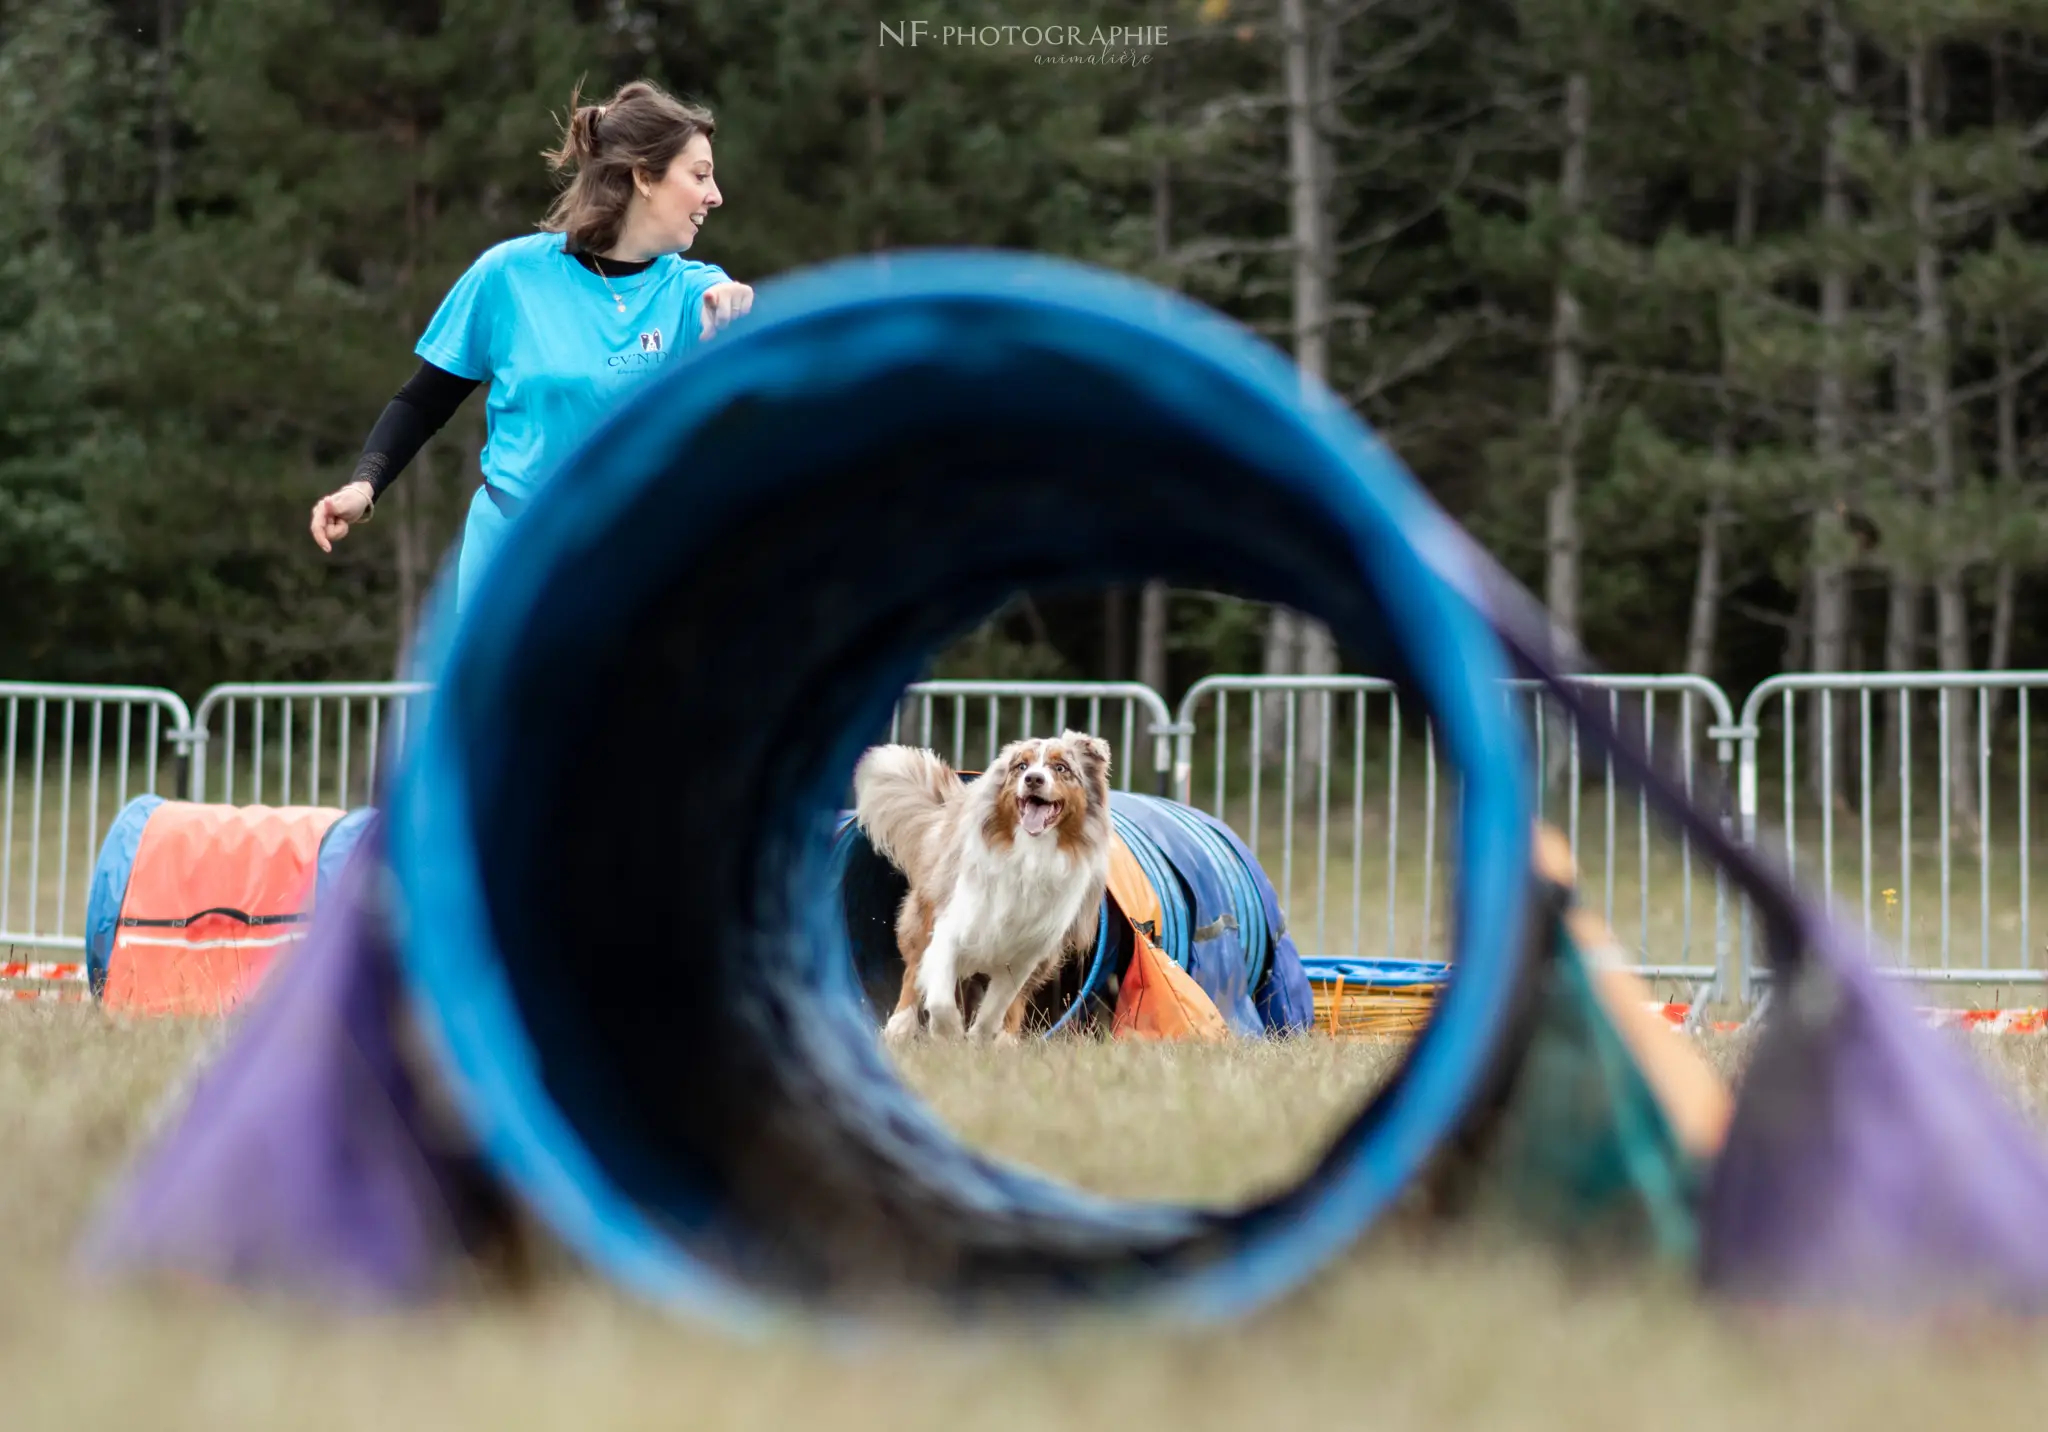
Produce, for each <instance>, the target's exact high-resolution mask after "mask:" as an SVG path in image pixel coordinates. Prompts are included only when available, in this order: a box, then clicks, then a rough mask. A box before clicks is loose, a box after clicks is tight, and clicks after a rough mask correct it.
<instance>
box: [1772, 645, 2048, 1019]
mask: <svg viewBox="0 0 2048 1432" xmlns="http://www.w3.org/2000/svg"><path fill="white" fill-rule="evenodd" d="M2044 687H2048V672H2038V671H2037V672H1870V673H1860V672H1859V673H1844V674H1834V673H1828V674H1815V675H1788V676H1776V677H1772V678H1771V679H1770V680H1768V681H1766V682H1764V683H1762V684H1761V685H1759V686H1758V687H1757V688H1756V689H1755V690H1754V691H1752V692H1750V694H1749V697H1748V699H1747V700H1745V701H1744V702H1743V705H1742V717H1741V721H1740V723H1739V725H1740V728H1741V730H1742V732H1743V734H1744V736H1745V740H1744V743H1743V746H1742V752H1743V756H1742V769H1741V774H1740V780H1739V792H1740V794H1739V801H1740V806H1741V815H1742V833H1743V836H1744V838H1745V839H1746V840H1748V841H1749V842H1750V843H1751V844H1756V843H1757V842H1758V840H1759V838H1760V822H1761V821H1762V820H1764V819H1766V818H1771V819H1774V820H1775V821H1776V823H1777V824H1778V825H1779V826H1780V829H1779V831H1778V832H1777V836H1776V843H1778V844H1779V845H1781V847H1782V848H1781V849H1780V850H1779V851H1778V852H1777V853H1778V854H1779V855H1780V856H1781V857H1782V859H1783V860H1784V861H1785V863H1786V866H1787V868H1788V869H1789V870H1790V871H1791V872H1792V874H1793V875H1794V876H1795V878H1799V879H1801V880H1802V881H1803V882H1804V883H1805V884H1806V885H1807V886H1808V887H1809V888H1812V889H1815V890H1816V891H1818V892H1821V893H1823V894H1824V895H1825V896H1826V897H1827V898H1828V899H1829V900H1830V901H1833V902H1836V903H1845V904H1847V905H1848V906H1849V909H1848V910H1847V911H1845V913H1847V914H1849V915H1851V916H1852V918H1853V917H1860V920H1861V924H1862V927H1863V930H1864V932H1865V934H1866V935H1869V936H1873V937H1875V939H1876V942H1877V944H1876V947H1877V948H1879V949H1880V950H1883V951H1885V952H1886V953H1887V954H1888V955H1889V957H1890V960H1891V962H1892V968H1891V973H1893V974H1895V975H1897V976H1898V977H1900V978H1905V979H1910V980H1914V981H1918V982H1924V983H1948V984H1967V985H2039V984H2042V983H2043V982H2048V968H2044V961H2043V960H2042V959H2041V958H2040V955H2039V954H2038V952H2036V951H2035V949H2034V948H2033V927H2032V920H2031V903H2030V899H2029V890H2030V887H2031V885H2032V883H2033V881H2032V876H2033V861H2034V854H2035V851H2036V849H2037V843H2036V842H2035V841H2034V839H2033V801H2032V795H2033V789H2032V776H2033V761H2032V733H2031V729H2030V717H2031V714H2032V708H2033V706H2034V705H2036V704H2038V703H2034V702H2032V701H2031V695H2032V693H2033V692H2036V691H2039V690H2041V689H2042V688H2044ZM1930 777H1931V780H1930ZM1930 795H1931V797H1932V799H1928V797H1929V796H1930ZM1816 837H1817V838H1816ZM1845 856H1847V857H1849V858H1850V859H1852V860H1853V868H1852V869H1851V870H1850V871H1848V872H1844V871H1843V870H1842V868H1841V867H1842V865H1843V864H1844V863H1847V861H1845V860H1844V857H1845ZM1916 867H1917V868H1918V869H1919V870H1920V871H1921V872H1922V878H1923V879H1924V878H1925V877H1926V875H1929V874H1931V875H1932V876H1933V877H1934V879H1935V887H1934V889H1933V890H1932V891H1926V890H1924V889H1921V888H1917V884H1916V881H1915V878H1914V877H1915V872H1916ZM1929 867H1931V870H1930V869H1929ZM1959 873H1960V876H1961V879H1960V880H1959V879H1958V874H1959ZM1930 896H1931V903H1932V909H1931V910H1930V909H1929V904H1930ZM1972 917H1974V918H1972ZM1741 925H1742V981H1741V991H1742V995H1743V998H1744V999H1745V1001H1747V1000H1748V999H1750V998H1751V997H1752V995H1753V994H1754V990H1755V986H1756V984H1757V982H1758V981H1759V980H1761V979H1762V978H1763V973H1762V971H1761V970H1760V969H1759V962H1758V961H1757V959H1756V958H1755V933H1754V930H1753V928H1752V926H1753V921H1752V920H1751V918H1750V913H1749V911H1748V909H1747V907H1746V906H1745V908H1744V910H1743V912H1742V919H1741ZM1971 926H1974V927H1975V928H1974V931H1972V930H1971ZM1967 933H1974V935H1975V940H1974V942H1973V943H1974V948H1961V947H1960V946H1961V941H1960V940H1959V938H1958V937H1959V935H1964V934H1967Z"/></svg>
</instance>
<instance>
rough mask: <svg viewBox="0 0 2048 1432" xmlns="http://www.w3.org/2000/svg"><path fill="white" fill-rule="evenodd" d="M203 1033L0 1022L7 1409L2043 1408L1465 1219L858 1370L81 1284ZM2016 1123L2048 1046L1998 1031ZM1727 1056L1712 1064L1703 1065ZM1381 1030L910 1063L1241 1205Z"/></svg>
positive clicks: (1890, 1347) (2010, 1390)
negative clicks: (1026, 1337)
mask: <svg viewBox="0 0 2048 1432" xmlns="http://www.w3.org/2000/svg"><path fill="white" fill-rule="evenodd" d="M211 1037H213V1030H212V1029H211V1027H209V1026H205V1025H186V1024H174V1023H162V1024H154V1025H145V1026H123V1025H118V1024H113V1023H109V1022H106V1021H103V1020H101V1019H100V1018H98V1017H97V1016H95V1015H93V1014H91V1013H90V1012H88V1011H83V1010H75V1009H71V1010H67V1009H46V1008H33V1007H24V1008H20V1009H14V1010H6V1009H0V1426H4V1427H6V1428H8V1429H10V1432H45V1429H48V1432H80V1429H94V1428H109V1429H115V1428H118V1429H139V1428H149V1429H162V1432H183V1429H191V1432H230V1429H237V1428H251V1429H258V1428H260V1429H266V1432H268V1429H277V1428H285V1427H289V1428H293V1429H300V1428H306V1429H317V1428H370V1427H383V1426H391V1427H407V1428H411V1427H418V1428H435V1429H448V1432H471V1429H475V1432H487V1430H488V1432H506V1429H514V1428H564V1429H577V1432H582V1429H593V1428H641V1427H645V1428H650V1429H652V1428H663V1429H668V1428H690V1429H700V1428H702V1429H714V1428H728V1427H730V1428H761V1429H799V1428H813V1427H815V1428H823V1429H842V1428H843V1429H884V1428H886V1429H890V1432H917V1429H925V1428H931V1429H945V1432H966V1429H978V1428H1011V1427H1061V1428H1071V1429H1075V1432H1089V1429H1097V1428H1101V1429H1112V1428H1113V1429H1116V1432H1134V1429H1138V1428H1145V1429H1151V1428H1155V1427H1158V1428H1233V1429H1237V1428H1243V1427H1246V1426H1248V1425H1249V1426H1254V1427H1261V1428H1265V1427H1274V1428H1278V1427H1290V1428H1291V1427H1304V1428H1308V1427H1314V1428H1324V1427H1349V1426H1369V1427H1374V1428H1430V1429H1444V1428H1468V1427H1516V1428H1520V1427H1527V1428H1535V1429H1558V1432H1563V1429H1571V1432H1604V1429H1615V1432H1624V1429H1625V1432H1639V1429H1643V1428H1658V1429H1664V1428H1675V1429H1686V1428H1707V1427H1714V1428H1720V1427H1739V1428H1765V1427H1797V1428H1800V1429H1802V1432H1811V1430H1812V1429H1830V1428H1844V1429H1847V1428H1854V1429H1859V1432H1867V1429H1872V1428H1888V1427H1902V1428H1903V1427H1924V1426H1935V1425H1946V1424H1947V1423H1948V1422H1950V1421H1951V1420H1960V1419H1964V1418H1968V1419H1970V1420H1971V1421H1972V1422H1973V1423H1976V1424H1981V1425H1987V1426H1988V1425H2000V1424H2001V1423H2003V1422H2005V1421H2007V1420H2011V1421H2014V1422H2017V1421H2019V1420H2020V1419H2021V1418H2027V1419H2032V1418H2034V1417H2036V1416H2038V1406H2039V1400H2040V1398H2041V1396H2042V1395H2043V1394H2044V1393H2048V1358H2044V1357H2043V1356H2042V1354H2043V1352H2044V1350H2048V1332H2044V1333H2041V1334H2038V1335H2033V1334H2029V1333H2026V1332H2023V1331H2019V1330H2008V1331H2003V1332H1998V1331H1991V1330H1984V1329H1979V1330H1976V1331H1974V1332H1972V1333H1969V1334H1967V1335H1950V1336H1947V1337H1945V1338H1939V1339H1937V1338H1936V1337H1935V1335H1933V1334H1917V1333H1913V1334H1908V1333H1894V1334H1889V1335H1884V1336H1881V1337H1878V1338H1876V1339H1874V1340H1873V1339H1872V1338H1870V1337H1868V1336H1858V1335H1856V1334H1854V1333H1852V1332H1851V1331H1849V1330H1847V1329H1844V1328H1841V1327H1833V1328H1829V1327H1824V1326H1808V1325H1797V1324H1793V1325H1787V1324H1784V1323H1775V1324H1773V1325H1771V1326H1769V1327H1753V1326H1747V1325H1745V1324H1743V1323H1742V1322H1740V1321H1738V1320H1736V1319H1735V1318H1734V1317H1733V1315H1731V1314H1727V1313H1725V1312H1716V1311H1714V1310H1712V1309H1710V1308H1709V1307H1707V1306H1705V1305H1703V1304H1702V1303H1701V1302H1700V1301H1699V1300H1697V1299H1696V1298H1695V1297H1693V1296H1692V1295H1690V1293H1689V1292H1688V1291H1687V1290H1686V1289H1685V1288H1683V1287H1680V1286H1674V1285H1672V1284H1671V1283H1669V1282H1668V1281H1660V1280H1656V1279H1653V1278H1649V1277H1631V1276H1627V1275H1624V1274H1618V1273H1606V1274H1598V1275H1595V1274H1589V1273H1586V1272H1584V1271H1576V1272H1575V1271H1574V1270H1572V1269H1570V1268H1567V1267H1565V1266H1563V1265H1562V1264H1561V1263H1559V1262H1558V1261H1556V1260H1555V1259H1553V1258H1552V1257H1550V1256H1549V1255H1548V1254H1547V1253H1546V1252H1544V1251H1543V1250H1542V1249H1539V1248H1533V1247H1525V1246H1516V1245H1513V1244H1510V1243H1507V1242H1505V1241H1504V1240H1501V1239H1499V1238H1497V1237H1489V1236H1487V1235H1486V1234H1484V1233H1478V1232H1475V1234H1474V1235H1473V1237H1472V1238H1471V1239H1470V1240H1469V1241H1466V1240H1459V1241H1458V1242H1457V1243H1456V1244H1455V1245H1454V1246H1446V1245H1439V1246H1436V1247H1431V1248H1425V1247H1423V1246H1421V1245H1419V1244H1416V1243H1414V1242H1412V1241H1404V1240H1402V1239H1399V1238H1396V1237H1392V1236H1388V1237H1383V1238H1380V1239H1378V1240H1375V1241H1372V1242H1370V1243H1369V1244H1368V1245H1367V1246H1365V1247H1362V1248H1360V1249H1358V1250H1356V1251H1355V1252H1354V1253H1353V1254H1351V1255H1350V1256H1348V1257H1346V1258H1345V1259H1344V1260H1342V1262H1341V1264H1340V1265H1339V1266H1338V1267H1336V1268H1333V1269H1332V1270H1330V1271H1329V1272H1328V1273H1327V1274H1326V1275H1325V1276H1323V1277H1322V1278H1321V1279H1319V1280H1318V1281H1317V1283H1316V1284H1315V1285H1314V1286H1313V1287H1311V1288H1310V1289H1308V1290H1307V1291H1305V1292H1304V1293H1302V1294H1300V1295H1299V1296H1297V1297H1295V1298H1293V1299H1291V1300H1289V1301H1288V1302H1286V1303H1285V1304H1284V1305H1282V1306H1280V1307H1278V1308H1276V1309H1273V1310H1271V1311H1270V1312H1268V1313H1266V1314H1263V1315H1261V1316H1259V1317H1256V1318H1254V1319H1252V1320H1250V1321H1248V1322H1246V1323H1244V1324H1242V1325H1237V1326H1231V1327H1226V1328H1221V1329H1218V1330H1214V1331H1210V1332H1203V1333H1198V1334H1187V1333H1182V1334H1171V1333H1165V1332H1161V1331H1156V1330H1139V1329H1130V1328H1120V1327H1100V1326H1094V1327H1082V1328H1076V1329H1073V1330H1071V1331H1069V1332H1066V1333H1062V1334H1059V1335H1057V1336H1045V1337H1042V1338H1036V1339H1033V1340H1030V1341H1015V1340H1011V1339H1004V1338H991V1337H986V1336H982V1337H976V1336H973V1335H970V1334H967V1333H955V1334H950V1335H947V1336H943V1337H938V1336H930V1335H927V1336H925V1337H923V1338H921V1339H920V1340H919V1341H917V1342H916V1343H914V1344H908V1345H892V1346H884V1347H882V1348H880V1349H877V1350H874V1351H871V1352H869V1353H867V1354H864V1355H853V1354H849V1353H847V1352H845V1351H844V1350H839V1351H828V1350H826V1349H824V1348H821V1347H816V1346H812V1345H809V1344H808V1343H805V1342H802V1341H796V1342H788V1343H779V1344H775V1345H771V1346H746V1345H738V1344H735V1343H733V1342H732V1341H730V1340H728V1339H727V1338H726V1337H724V1336H722V1335H718V1334H714V1333H709V1332H706V1331H704V1330H702V1329H698V1328H694V1327H683V1326H679V1325H677V1324H675V1323H672V1322H670V1321H668V1320H666V1319H665V1318H663V1317H660V1316H657V1315H655V1314H653V1313H651V1312H649V1311H647V1310H645V1309H643V1308H640V1307H637V1306H634V1305H630V1304H628V1303H626V1302H625V1301H623V1300H622V1299H620V1298H619V1297H617V1296H616V1295H614V1294H613V1293H611V1292H610V1291H608V1290H607V1289H605V1288H603V1287H600V1286H596V1285H594V1284H592V1283H590V1282H588V1281H585V1280H582V1279H580V1278H578V1277H576V1276H574V1275H569V1276H565V1277H564V1278H563V1279H561V1280H559V1281H556V1282H554V1283H551V1284H550V1285H548V1286H547V1287H545V1288H544V1289H543V1290H542V1291H540V1292H539V1293H538V1294H536V1295H534V1296H533V1297H531V1298H530V1299H527V1300H524V1301H521V1302H516V1303H508V1304H502V1305H493V1306H462V1307H457V1308H453V1309H447V1310H443V1311H440V1312H436V1313H431V1314H428V1313H413V1314H394V1315H380V1316H374V1317H358V1318H353V1319H345V1318H342V1317H339V1316H335V1315H329V1314H324V1313H321V1312H318V1311H315V1310H311V1309H308V1308H305V1307H303V1306H297V1305H279V1304H276V1303H272V1302H263V1301H246V1302H245V1301H240V1300H236V1299H233V1298H229V1297H224V1296H208V1295H204V1294H198V1293H193V1292H182V1291H181V1292H172V1291H167V1290H155V1291H149V1290H142V1289H136V1288H120V1289H88V1288H85V1287H82V1286H80V1285H78V1284H76V1283H75V1282H73V1281H72V1280H71V1278H70V1277H69V1276H68V1274H67V1271H66V1267H65V1259H66V1257H67V1254H68V1250H69V1248H70V1246H71V1244H72V1240H73V1239H74V1237H75V1235H76V1233H77V1231H78V1229H79V1226H80V1224H81V1221H82V1220H83V1219H84V1218H85V1217H86V1216H87V1214H88V1211H89V1210H90V1208H91V1207H92V1204H93V1201H94V1199H95V1197H96V1195H97V1193H98V1190H99V1189H100V1188H101V1186H102V1184H103V1182H104V1180H105V1179H106V1178H107V1177H108V1175H109V1174H110V1173H112V1172H113V1171H114V1170H115V1169H117V1168H118V1167H119V1166H120V1164H121V1162H122V1160H123V1158H124V1157H125V1155H126V1154H127V1153H128V1151H129V1150H130V1149H131V1148H132V1147H133V1146H134V1144H135V1142H136V1140H137V1139H138V1137H139V1136H140V1135H141V1134H142V1132H143V1131H144V1129H145V1128H146V1126H147V1124H148V1122H149V1121H150V1119H151V1118H152V1117H153V1116H154V1115H155V1114H156V1112H157V1111H158V1110H159V1109H160V1108H161V1107H162V1101H163V1099H164V1097H165V1094H166V1091H167V1090H170V1089H173V1088H175V1086H176V1084H177V1081H178V1080H179V1078H180V1076H181V1075H182V1073H183V1072H184V1071H185V1070H186V1069H187V1068H189V1067H190V1065H191V1063H192V1061H193V1060H194V1059H195V1058H196V1057H198V1056H199V1055H200V1054H201V1053H202V1052H203V1050H204V1048H205V1046H206V1044H207V1041H208V1040H209V1039H210V1038H211ZM1981 1047H1984V1048H1986V1049H1987V1050H1988V1054H1987V1057H1989V1058H1991V1059H1992V1060H1994V1061H1995V1064H1996V1066H1997V1069H1998V1073H1999V1076H2000V1077H2001V1079H2003V1080H2004V1081H2005V1082H2006V1083H2007V1084H2008V1086H2010V1087H2011V1088H2013V1089H2014V1091H2015V1092H2016V1093H2017V1094H2018V1095H2020V1096H2021V1098H2022V1100H2023V1102H2025V1103H2026V1104H2027V1106H2028V1107H2029V1108H2031V1109H2035V1110H2037V1111H2038V1110H2039V1109H2040V1108H2041V1107H2042V1106H2043V1105H2044V1104H2048V1055H2044V1053H2043V1050H2044V1048H2048V1046H2043V1045H2041V1044H2039V1043H2037V1042H2036V1041H2033V1040H2025V1039H2008V1040H2004V1041H2000V1042H1997V1043H1996V1044H1995V1045H1988V1044H1987V1045H1985V1046H1981ZM1716 1057H1717V1058H1718V1059H1720V1060H1722V1061H1723V1062H1724V1063H1725V1062H1728V1061H1729V1060H1730V1054H1729V1051H1727V1050H1726V1049H1725V1048H1723V1049H1719V1050H1717V1051H1716ZM1388 1066H1389V1055H1388V1053H1387V1051H1386V1050H1384V1049H1382V1048H1375V1047H1373V1046H1369V1045H1362V1044H1341V1043H1336V1042H1331V1041H1324V1040H1310V1041H1302V1042H1300V1043H1298V1044H1295V1045H1293V1046H1291V1047H1229V1048H1191V1047H1179V1048H1174V1047H1167V1048H1160V1047H1144V1046H1127V1045H1125V1046H1068V1047H1060V1048H1047V1047H1041V1046H1027V1047H1024V1048H1021V1049H1016V1050H1008V1051H1002V1050H996V1051H967V1050H964V1049H959V1048H952V1049H933V1048H924V1049H920V1050H917V1051H915V1052H914V1054H913V1056H912V1057H910V1058H909V1059H908V1060H907V1061H906V1064H905V1073H906V1077H907V1078H908V1080H909V1082H910V1083H911V1084H912V1085H913V1086H914V1087H916V1088H918V1089H919V1090H921V1091H922V1092H923V1093H924V1094H925V1095H926V1096H927V1097H928V1098H929V1099H930V1100H931V1101H932V1103H933V1104H934V1106H935V1107H936V1108H937V1109H938V1111H939V1112H940V1114H941V1115H942V1116H943V1117H945V1118H946V1119H947V1120H948V1121H949V1122H951V1123H952V1124H953V1125H954V1126H955V1127H956V1128H958V1129H959V1130H960V1131H961V1132H962V1134H963V1136H965V1137H967V1138H968V1139H970V1140H971V1141H973V1142H976V1143H979V1144H981V1145H984V1146H986V1147H990V1148H992V1149H994V1150H996V1151H998V1152H1000V1153H1002V1154H1005V1155H1007V1156H1010V1157H1013V1158H1016V1159H1019V1160H1022V1161H1025V1162H1028V1163H1031V1164H1035V1165H1037V1166H1039V1167H1042V1168H1045V1169H1048V1170H1051V1171H1054V1172H1056V1173H1059V1174H1062V1175H1065V1176H1067V1177H1070V1178H1072V1179H1074V1180H1075V1181H1077V1182H1080V1183H1082V1184H1084V1185H1086V1186H1089V1187H1094V1188H1098V1189H1102V1190H1104V1191H1109V1192H1115V1193H1123V1194H1135V1195H1160V1196H1180V1197H1201V1198H1215V1199H1230V1198H1235V1197H1240V1196H1242V1195H1244V1194H1246V1193H1248V1192H1250V1191H1252V1190H1255V1189H1257V1188H1259V1187H1261V1186H1263V1185H1265V1184H1267V1183H1268V1182H1270V1181H1271V1180H1273V1179H1276V1178H1281V1177H1285V1176H1286V1175H1287V1174H1288V1173H1289V1172H1290V1171H1291V1170H1292V1169H1293V1168H1295V1167H1296V1166H1297V1165H1298V1164H1299V1163H1300V1161H1301V1160H1302V1159H1303V1158H1304V1157H1306V1156H1307V1155H1308V1154H1309V1152H1310V1151H1311V1150H1312V1149H1313V1148H1314V1147H1315V1146H1316V1145H1317V1143H1318V1142H1319V1140H1320V1139H1321V1138H1323V1137H1324V1136H1325V1135H1326V1134H1327V1133H1328V1131H1329V1130H1330V1129H1331V1128H1332V1127H1333V1126H1334V1124H1335V1122H1336V1121H1338V1120H1340V1119H1342V1118H1343V1117H1344V1116H1345V1115H1346V1113H1347V1112H1348V1111H1349V1110H1350V1109H1351V1108H1352V1107H1353V1106H1354V1105H1355V1104H1356V1102H1357V1101H1358V1100H1359V1099H1360V1098H1361V1097H1362V1094H1363V1092H1364V1091H1365V1090H1366V1089H1367V1088H1369V1087H1370V1086H1371V1085H1372V1084H1373V1082H1374V1081H1375V1080H1376V1079H1378V1078H1380V1077H1382V1076H1383V1075H1384V1073H1385V1072H1386V1069H1387V1068H1388Z"/></svg>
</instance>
